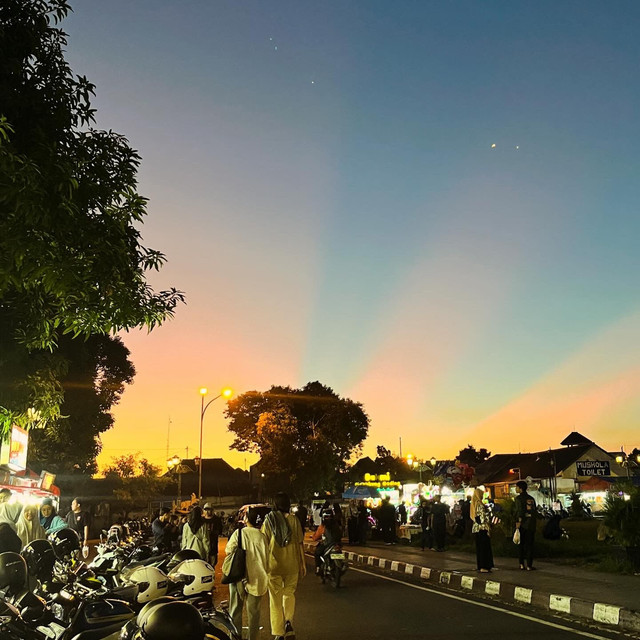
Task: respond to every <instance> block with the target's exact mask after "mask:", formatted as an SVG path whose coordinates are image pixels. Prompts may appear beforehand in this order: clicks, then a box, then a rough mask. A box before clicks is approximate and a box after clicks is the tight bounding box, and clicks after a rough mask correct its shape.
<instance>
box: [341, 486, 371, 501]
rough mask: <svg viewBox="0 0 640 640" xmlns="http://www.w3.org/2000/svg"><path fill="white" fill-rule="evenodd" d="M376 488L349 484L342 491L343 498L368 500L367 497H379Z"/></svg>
mask: <svg viewBox="0 0 640 640" xmlns="http://www.w3.org/2000/svg"><path fill="white" fill-rule="evenodd" d="M379 497H380V495H379V494H378V490H377V489H376V488H375V487H367V486H363V485H351V486H350V487H347V490H346V491H344V492H343V493H342V498H343V500H368V499H369V498H379Z"/></svg>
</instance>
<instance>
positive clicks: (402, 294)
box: [63, 0, 640, 467]
mask: <svg viewBox="0 0 640 640" xmlns="http://www.w3.org/2000/svg"><path fill="white" fill-rule="evenodd" d="M73 5H74V6H73V8H74V13H73V14H72V16H71V17H70V18H69V19H68V20H66V21H65V23H64V24H63V27H64V29H65V30H66V31H67V32H68V34H69V39H70V41H69V47H68V58H69V61H70V63H71V66H72V68H73V70H74V71H75V72H76V73H79V74H84V75H87V76H88V77H89V79H90V80H91V81H92V82H94V83H95V84H96V85H97V96H96V98H95V100H94V106H95V107H97V109H98V122H97V124H98V126H99V127H101V128H105V129H114V130H116V131H118V132H120V133H123V134H124V135H126V136H127V137H128V138H129V140H130V141H131V144H132V146H133V147H134V148H136V149H138V150H139V151H140V153H141V155H142V157H143V164H142V167H141V170H140V191H141V193H142V194H144V195H146V196H148V197H149V198H150V203H149V207H148V211H149V216H148V218H147V220H146V222H145V224H144V227H143V236H144V242H145V243H146V244H147V245H148V246H151V247H153V248H155V249H159V250H162V251H163V252H164V253H166V255H167V258H168V263H167V265H166V267H165V268H164V269H163V270H162V271H161V272H160V274H158V275H152V276H151V277H150V281H151V283H152V284H153V285H154V287H156V288H157V289H161V288H166V287H169V286H175V287H177V288H179V289H182V290H184V291H185V292H186V294H187V305H186V306H182V307H181V308H179V309H178V310H177V314H176V317H175V319H174V320H173V321H172V322H170V323H168V324H166V325H164V326H162V327H160V328H158V329H156V330H154V331H153V333H151V334H147V333H146V332H132V333H130V334H125V335H124V336H123V338H124V341H125V343H126V344H127V346H128V347H129V349H130V350H131V352H132V360H133V362H134V364H135V366H136V369H137V376H136V378H135V381H134V384H133V385H132V386H131V387H129V388H128V389H127V390H126V392H125V394H124V396H123V398H122V401H121V403H120V405H119V406H118V407H117V409H116V411H115V416H116V426H115V427H114V429H113V430H112V431H110V432H109V433H107V434H106V435H105V436H104V438H103V442H104V451H103V453H102V455H101V457H100V459H99V460H100V462H101V463H102V464H104V463H108V462H109V461H110V459H111V458H112V457H113V456H118V455H122V454H124V453H128V452H132V451H140V452H141V453H142V454H143V455H144V456H146V457H148V458H149V459H150V460H152V461H153V462H155V463H157V464H160V465H164V464H165V461H166V457H167V452H168V453H169V455H170V456H171V455H173V454H176V453H177V454H179V455H185V454H186V448H187V447H188V448H189V456H191V457H192V456H193V455H195V454H196V452H197V444H198V436H199V412H200V396H199V394H198V389H199V387H201V386H206V387H208V388H209V389H210V390H211V394H210V395H209V398H212V397H213V396H214V395H215V394H217V393H218V391H219V389H220V388H222V387H223V386H225V385H229V386H232V387H233V388H234V389H235V390H237V391H238V392H240V393H242V392H245V391H248V390H253V389H257V390H266V389H267V388H269V387H270V386H271V385H273V384H278V385H291V386H295V387H299V386H302V385H304V384H305V383H306V382H308V381H312V380H319V381H320V382H322V383H324V384H326V385H329V386H331V387H332V388H333V389H334V390H335V391H336V392H337V393H339V394H340V395H342V396H345V397H349V398H351V399H353V400H357V401H359V402H362V403H363V405H364V407H365V410H366V411H367V413H368V414H369V416H370V418H371V428H370V436H369V438H368V440H367V441H366V443H365V449H364V452H365V454H370V455H372V454H375V447H376V445H378V444H383V445H385V446H387V447H388V448H390V449H392V450H394V451H396V452H397V451H398V448H399V437H402V448H403V453H405V454H406V453H413V454H414V455H416V456H418V457H424V458H430V457H431V456H433V455H435V456H436V457H438V458H446V457H452V456H454V455H455V454H456V453H457V451H458V450H459V449H461V448H462V447H464V446H466V445H467V444H468V443H472V444H474V445H475V446H476V447H486V448H488V449H489V450H491V451H492V452H494V453H498V452H502V453H504V452H513V451H518V450H520V451H532V450H538V449H544V448H548V447H556V446H558V445H559V443H560V441H561V440H562V439H563V438H564V437H565V436H566V435H567V434H568V433H569V432H571V431H573V430H577V431H579V432H581V433H583V434H584V435H586V436H588V437H589V438H591V439H592V440H594V441H595V442H597V443H598V444H600V445H601V446H603V447H604V448H607V449H609V450H613V449H619V448H620V447H621V446H625V447H626V448H628V449H630V448H633V447H634V446H640V437H639V433H640V431H639V429H638V425H639V423H640V348H639V345H640V286H639V282H640V278H639V276H640V251H639V249H638V246H639V244H640V238H639V234H640V211H639V209H640V207H639V204H640V180H639V179H638V176H639V175H640V159H639V158H640V155H639V148H640V147H639V143H640V118H638V114H639V113H640V82H639V81H638V75H639V61H640V38H639V37H638V33H639V29H640V3H638V2H637V0H629V1H624V0H620V1H618V2H615V3H604V2H599V1H595V0H593V1H589V0H587V1H585V0H579V1H578V0H576V1H569V0H567V1H565V0H563V1H561V2H558V0H551V1H548V2H545V1H539V2H535V3H531V2H506V1H497V2H491V3H488V2H478V1H477V0H468V1H464V0H459V1H457V2H442V1H440V0H438V1H435V0H434V1H430V0H413V1H411V0H405V1H403V2H393V1H392V0H385V1H380V0H352V1H346V0H335V1H332V0H322V1H320V0H295V1H283V0H273V1H272V2H266V1H264V0H256V1H253V2H250V1H244V0H206V1H205V0H194V1H187V2H175V1H170V0H153V1H151V0H135V2H131V0H75V2H74V3H73ZM223 408H224V404H223V402H222V399H220V400H217V401H215V402H214V403H213V404H212V405H211V406H210V408H209V410H208V411H207V414H206V418H205V437H204V440H205V444H204V454H205V456H206V457H219V456H222V457H224V458H225V459H227V460H228V461H229V462H231V463H232V464H233V465H235V466H240V467H243V466H244V465H245V460H246V464H247V465H248V464H250V463H252V462H254V461H255V460H256V457H255V456H246V458H245V455H244V454H241V453H237V452H230V451H229V449H228V447H229V444H230V442H231V439H232V438H231V437H230V435H229V434H228V432H227V431H226V426H225V421H224V419H223V416H222V410H223ZM167 436H169V446H168V448H167Z"/></svg>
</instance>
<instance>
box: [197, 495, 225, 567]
mask: <svg viewBox="0 0 640 640" xmlns="http://www.w3.org/2000/svg"><path fill="white" fill-rule="evenodd" d="M202 511H203V515H204V522H205V525H206V527H207V531H208V532H209V557H208V558H204V559H205V560H206V561H207V562H208V563H209V564H210V565H211V566H213V567H215V566H216V564H218V538H219V537H220V536H221V535H222V517H221V516H219V515H218V514H217V513H216V512H215V511H214V510H213V505H212V504H211V503H210V502H207V503H206V504H205V505H204V507H203V509H202ZM222 514H223V515H224V511H223V512H222Z"/></svg>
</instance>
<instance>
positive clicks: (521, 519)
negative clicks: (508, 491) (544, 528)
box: [516, 480, 538, 571]
mask: <svg viewBox="0 0 640 640" xmlns="http://www.w3.org/2000/svg"><path fill="white" fill-rule="evenodd" d="M516 491H517V493H518V495H517V496H516V529H519V530H520V544H519V545H518V546H519V548H520V569H521V570H524V569H526V570H527V571H532V570H533V568H534V567H533V543H534V539H535V537H536V520H537V517H538V509H537V506H536V501H535V500H534V499H533V498H532V497H531V496H530V495H529V494H528V493H527V483H526V482H525V481H524V480H519V481H518V482H517V483H516Z"/></svg>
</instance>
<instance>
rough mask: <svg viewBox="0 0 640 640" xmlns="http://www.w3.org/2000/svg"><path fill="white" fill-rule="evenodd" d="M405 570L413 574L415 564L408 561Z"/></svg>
mask: <svg viewBox="0 0 640 640" xmlns="http://www.w3.org/2000/svg"><path fill="white" fill-rule="evenodd" d="M404 572H405V573H410V574H413V565H412V564H408V563H407V564H406V565H405V567H404Z"/></svg>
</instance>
